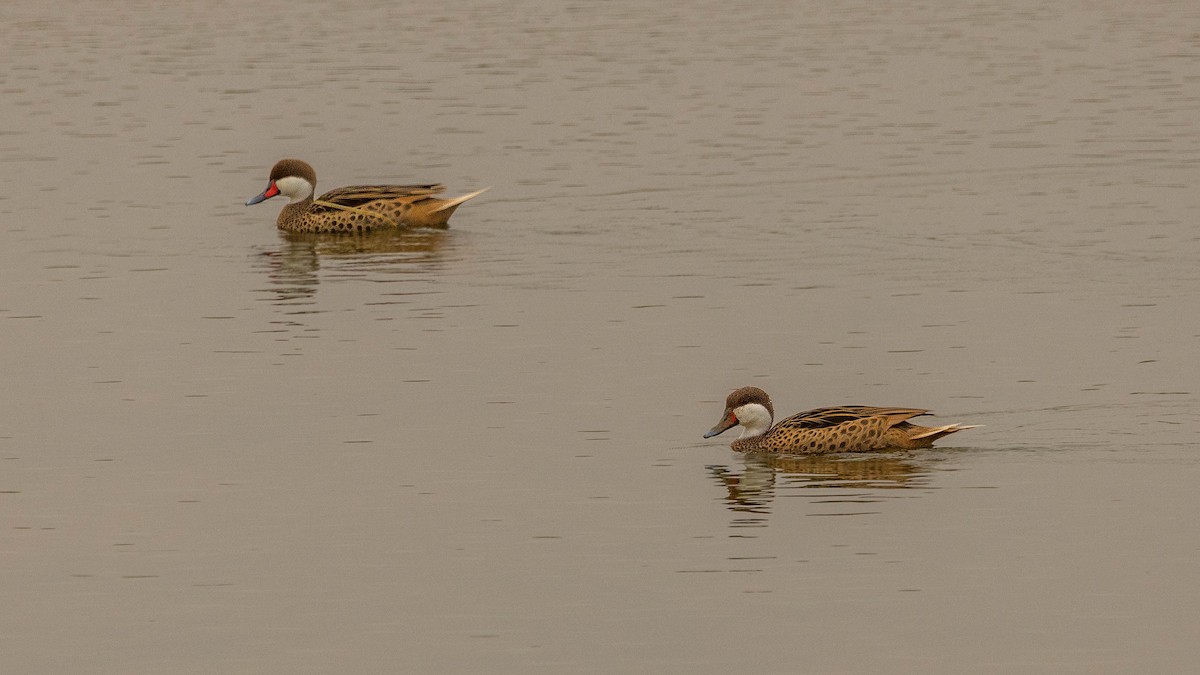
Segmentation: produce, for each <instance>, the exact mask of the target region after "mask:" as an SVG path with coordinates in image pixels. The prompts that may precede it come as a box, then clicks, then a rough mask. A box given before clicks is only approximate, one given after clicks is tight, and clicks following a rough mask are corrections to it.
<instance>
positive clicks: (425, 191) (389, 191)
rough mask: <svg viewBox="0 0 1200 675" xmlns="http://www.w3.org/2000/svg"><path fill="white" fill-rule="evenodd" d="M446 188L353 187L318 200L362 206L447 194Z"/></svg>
mask: <svg viewBox="0 0 1200 675" xmlns="http://www.w3.org/2000/svg"><path fill="white" fill-rule="evenodd" d="M445 190H446V186H445V185H442V184H441V183H430V184H428V185H351V186H349V187H342V188H337V189H335V190H330V191H329V192H326V193H325V194H323V195H321V196H320V197H318V198H317V199H318V200H319V201H323V202H332V203H334V204H341V205H342V206H362V205H363V204H366V203H367V202H373V201H375V200H377V199H398V198H400V197H428V196H430V195H436V194H438V193H439V192H445Z"/></svg>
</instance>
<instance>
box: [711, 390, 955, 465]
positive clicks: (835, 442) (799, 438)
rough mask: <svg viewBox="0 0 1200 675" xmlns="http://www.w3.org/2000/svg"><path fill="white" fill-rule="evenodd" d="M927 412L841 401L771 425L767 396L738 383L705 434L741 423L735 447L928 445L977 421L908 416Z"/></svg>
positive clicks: (827, 449)
mask: <svg viewBox="0 0 1200 675" xmlns="http://www.w3.org/2000/svg"><path fill="white" fill-rule="evenodd" d="M928 412H929V411H928V410H922V409H920V408H874V407H871V406H865V405H844V406H836V407H832V408H816V409H814V410H809V411H806V412H802V413H797V414H795V415H792V416H791V417H788V418H785V419H782V420H780V421H779V423H778V424H775V425H774V426H772V422H774V420H775V408H774V406H772V405H771V397H770V396H767V392H765V391H763V390H762V389H759V388H758V387H742V388H741V389H735V390H734V391H733V392H732V393H731V394H729V396H728V397H727V398H726V399H725V414H724V415H723V416H722V417H721V421H720V422H718V423H717V425H716V426H714V427H713V428H712V429H709V430H708V433H706V434H704V437H705V438H712V437H713V436H716V435H717V434H719V433H722V432H723V431H725V430H727V429H730V428H731V427H734V426H737V425H739V424H740V425H742V435H741V437H739V438H738V439H737V440H735V441H734V442H733V443H731V444H730V447H731V448H733V449H734V450H737V451H740V452H745V451H751V450H760V451H765V452H783V453H793V454H811V455H816V454H824V453H831V452H872V451H876V450H896V449H911V448H928V447H930V446H931V445H933V442H934V441H936V440H937V439H939V438H941V437H942V436H945V435H947V434H952V433H954V432H956V431H962V430H963V429H972V428H974V427H976V426H978V425H963V424H947V425H944V426H940V427H922V426H917V425H915V424H910V423H909V422H908V421H907V420H908V419H909V418H911V417H916V416H918V415H925V414H927V413H928Z"/></svg>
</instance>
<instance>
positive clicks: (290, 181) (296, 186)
mask: <svg viewBox="0 0 1200 675" xmlns="http://www.w3.org/2000/svg"><path fill="white" fill-rule="evenodd" d="M275 187H277V188H279V192H280V194H284V195H287V196H288V197H289V198H290V199H291V200H292V201H293V202H298V201H300V200H301V199H308V198H309V197H311V196H312V193H313V184H312V183H310V182H308V181H306V180H304V179H303V178H297V177H296V176H284V177H283V178H280V179H279V180H277V181H275Z"/></svg>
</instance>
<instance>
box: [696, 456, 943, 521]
mask: <svg viewBox="0 0 1200 675" xmlns="http://www.w3.org/2000/svg"><path fill="white" fill-rule="evenodd" d="M707 469H708V472H709V475H711V476H712V477H713V479H714V480H715V481H716V482H717V484H718V485H720V486H721V487H722V488H724V490H725V493H726V495H725V497H724V500H725V503H726V505H727V506H728V507H729V510H731V511H734V512H736V513H739V514H767V513H770V511H771V504H772V502H774V501H775V499H776V498H778V497H783V496H801V493H799V492H796V493H790V494H789V491H793V490H807V489H817V488H820V489H822V490H823V491H822V493H821V494H820V495H819V496H820V497H821V498H827V497H828V496H829V492H828V490H830V489H832V490H840V491H845V493H846V494H847V495H849V494H851V493H853V494H855V495H857V496H858V498H859V500H860V501H862V500H863V498H865V500H866V501H874V500H875V499H878V498H880V497H879V496H877V495H872V493H873V492H874V491H876V490H895V489H904V488H914V487H927V485H928V482H927V480H926V479H927V477H928V474H929V470H928V469H927V468H923V467H921V466H920V465H918V464H916V463H915V462H914V461H912V459H911V458H910V456H908V455H870V456H867V457H863V456H857V455H856V456H853V457H830V456H827V455H822V456H809V457H806V456H796V455H767V454H762V453H749V454H746V455H743V456H742V462H741V466H740V467H739V466H730V465H722V464H711V465H709V466H708V467H707ZM864 493H866V494H864ZM813 496H814V497H816V496H818V495H816V494H814V495H813ZM763 520H764V519H762V518H755V517H753V516H747V517H746V518H745V519H744V521H743V522H740V524H742V525H751V524H754V523H758V522H761V521H763ZM735 524H737V523H735Z"/></svg>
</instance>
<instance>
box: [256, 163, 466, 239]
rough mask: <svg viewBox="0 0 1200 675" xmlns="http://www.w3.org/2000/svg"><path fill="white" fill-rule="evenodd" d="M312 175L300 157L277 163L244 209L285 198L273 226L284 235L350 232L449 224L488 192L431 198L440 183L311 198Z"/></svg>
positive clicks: (369, 187)
mask: <svg viewBox="0 0 1200 675" xmlns="http://www.w3.org/2000/svg"><path fill="white" fill-rule="evenodd" d="M316 188H317V172H316V171H315V170H314V169H313V168H312V166H311V165H309V164H308V163H307V162H304V161H302V160H299V159H281V160H279V161H278V162H276V163H275V166H274V167H272V168H271V177H270V178H269V179H268V181H267V187H266V189H265V190H263V191H262V192H260V193H258V194H257V195H255V196H254V197H251V198H250V199H248V200H246V206H251V205H254V204H258V203H260V202H264V201H266V200H268V199H270V198H272V197H275V196H278V195H284V196H286V197H288V198H289V199H291V201H290V202H289V203H288V204H287V205H286V206H284V207H283V210H282V211H280V212H279V219H278V220H276V222H275V224H276V226H277V227H278V228H279V229H281V230H284V231H287V232H354V233H362V232H368V231H371V230H379V229H389V228H391V229H396V228H407V227H436V228H446V227H448V226H449V220H450V216H451V214H453V213H454V211H455V209H457V208H458V207H459V206H460V205H462V203H463V202H465V201H467V200H468V199H472V198H474V197H477V196H479V195H480V194H482V193H484V192H486V191H487V189H488V188H483V189H482V190H476V191H475V192H472V193H470V194H465V195H463V196H461V197H455V198H454V199H439V198H437V197H434V195H437V194H440V193H442V192H444V191H445V190H446V186H444V185H442V184H440V183H429V184H425V185H352V186H348V187H342V188H337V189H334V190H330V191H329V192H326V193H325V194H323V195H321V196H320V197H318V198H316V199H313V194H314V192H315V191H316Z"/></svg>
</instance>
